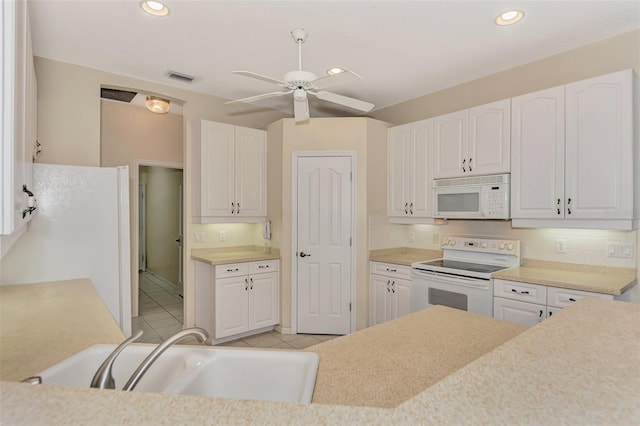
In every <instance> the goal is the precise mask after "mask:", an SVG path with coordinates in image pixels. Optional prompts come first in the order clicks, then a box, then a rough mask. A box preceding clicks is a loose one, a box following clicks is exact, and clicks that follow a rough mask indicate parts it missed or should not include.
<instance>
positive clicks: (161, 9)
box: [140, 0, 169, 16]
mask: <svg viewBox="0 0 640 426" xmlns="http://www.w3.org/2000/svg"><path fill="white" fill-rule="evenodd" d="M140 7H141V8H142V10H144V11H145V12H147V13H148V14H149V15H153V16H167V15H168V14H169V8H168V7H167V6H166V5H165V4H164V3H161V2H159V1H155V0H144V1H142V2H140Z"/></svg>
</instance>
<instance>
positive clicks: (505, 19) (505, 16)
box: [496, 10, 524, 26]
mask: <svg viewBox="0 0 640 426" xmlns="http://www.w3.org/2000/svg"><path fill="white" fill-rule="evenodd" d="M522 18H524V12H522V11H521V10H507V11H505V12H502V13H501V14H500V15H498V17H497V18H496V24H498V25H503V26H504V25H513V24H515V23H516V22H520V21H521V20H522Z"/></svg>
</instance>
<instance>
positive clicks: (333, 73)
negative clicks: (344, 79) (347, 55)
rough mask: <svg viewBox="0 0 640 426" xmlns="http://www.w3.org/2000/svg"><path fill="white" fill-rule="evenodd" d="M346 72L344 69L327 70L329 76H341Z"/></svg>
mask: <svg viewBox="0 0 640 426" xmlns="http://www.w3.org/2000/svg"><path fill="white" fill-rule="evenodd" d="M345 71H346V70H345V69H344V68H340V67H333V68H329V69H328V70H327V74H329V75H336V74H341V73H343V72H345Z"/></svg>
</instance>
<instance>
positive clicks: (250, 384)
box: [38, 344, 319, 403]
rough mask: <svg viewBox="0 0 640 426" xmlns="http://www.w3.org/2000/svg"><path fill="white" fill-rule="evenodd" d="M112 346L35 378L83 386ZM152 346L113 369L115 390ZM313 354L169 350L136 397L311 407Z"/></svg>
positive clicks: (136, 349) (139, 347)
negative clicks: (204, 398) (158, 395)
mask: <svg viewBox="0 0 640 426" xmlns="http://www.w3.org/2000/svg"><path fill="white" fill-rule="evenodd" d="M115 347H116V345H94V346H91V347H90V348H88V349H85V350H84V351H82V352H79V353H77V354H75V355H73V356H72V357H70V358H67V359H66V360H64V361H62V362H60V363H59V364H56V365H54V366H52V367H50V368H48V369H46V370H44V371H42V372H41V373H39V374H38V375H39V376H40V377H42V383H43V384H45V385H46V384H49V385H61V386H75V387H86V388H88V387H89V384H90V383H91V379H92V378H93V375H94V374H95V372H96V370H97V369H98V367H99V366H100V364H101V363H102V362H103V361H104V359H105V358H106V357H107V356H108V355H109V354H110V353H111V352H112V351H113V350H114V349H115ZM154 348H155V345H150V344H131V345H129V346H127V347H126V348H125V349H124V350H123V351H122V352H121V353H120V355H118V358H117V359H116V361H115V363H114V366H113V378H114V380H115V383H116V389H121V388H122V387H123V386H124V384H125V383H126V382H127V380H128V379H129V377H130V376H131V374H132V373H133V372H134V370H135V369H136V368H137V367H138V365H140V363H141V362H142V361H143V360H144V358H145V357H146V356H147V355H149V353H151V351H152V350H153V349H154ZM318 362H319V357H318V355H317V354H315V353H310V352H295V351H280V350H263V349H260V350H259V349H239V348H218V347H209V346H172V347H170V348H169V349H167V350H166V351H165V352H164V353H163V354H162V355H161V356H160V358H158V360H157V361H156V362H155V363H154V364H153V365H152V366H151V368H150V369H149V371H147V373H146V374H145V375H144V376H143V377H142V379H141V380H140V382H139V383H138V385H137V387H136V388H135V391H136V392H159V393H171V394H179V395H200V396H209V397H218V398H232V399H253V400H266V401H291V402H302V403H308V402H311V396H312V395H313V388H314V386H315V380H316V373H317V371H318Z"/></svg>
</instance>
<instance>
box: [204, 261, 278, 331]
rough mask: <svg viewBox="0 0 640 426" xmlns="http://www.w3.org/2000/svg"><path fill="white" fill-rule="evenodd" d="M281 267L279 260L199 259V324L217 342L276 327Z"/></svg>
mask: <svg viewBox="0 0 640 426" xmlns="http://www.w3.org/2000/svg"><path fill="white" fill-rule="evenodd" d="M278 269H279V261H278V260H267V261H261V262H245V263H233V264H228V265H217V266H215V267H214V266H211V265H208V264H206V263H203V262H196V280H195V283H196V285H195V298H196V309H195V320H196V321H195V322H196V326H198V327H202V328H204V329H205V330H207V331H208V332H209V334H210V335H211V337H212V339H213V341H214V343H216V340H218V341H219V342H221V341H220V340H219V339H225V338H229V337H230V336H237V337H243V336H247V335H250V334H255V333H259V332H263V331H266V330H268V329H270V328H273V326H274V325H276V324H278V322H279V303H278V301H279V282H280V279H279V272H278ZM226 340H230V339H226Z"/></svg>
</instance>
